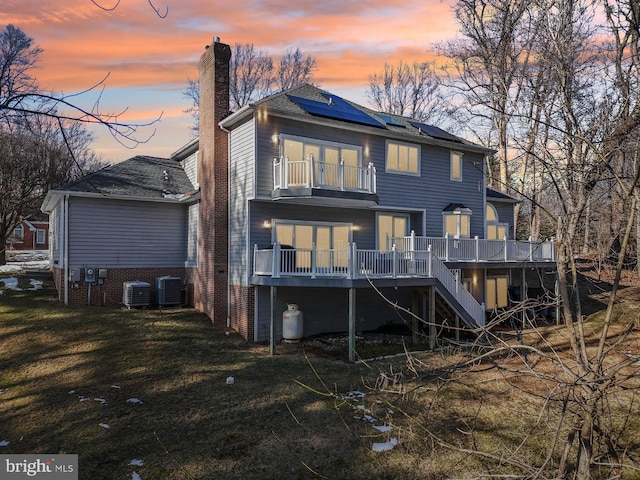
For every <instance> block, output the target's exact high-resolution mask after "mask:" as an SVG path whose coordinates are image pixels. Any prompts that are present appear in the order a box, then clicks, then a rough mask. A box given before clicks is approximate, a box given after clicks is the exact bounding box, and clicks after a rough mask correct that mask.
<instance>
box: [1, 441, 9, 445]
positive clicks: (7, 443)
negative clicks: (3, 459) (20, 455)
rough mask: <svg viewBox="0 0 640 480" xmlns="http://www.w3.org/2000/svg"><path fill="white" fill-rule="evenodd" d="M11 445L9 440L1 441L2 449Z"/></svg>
mask: <svg viewBox="0 0 640 480" xmlns="http://www.w3.org/2000/svg"><path fill="white" fill-rule="evenodd" d="M8 445H9V440H1V441H0V447H6V446H8Z"/></svg>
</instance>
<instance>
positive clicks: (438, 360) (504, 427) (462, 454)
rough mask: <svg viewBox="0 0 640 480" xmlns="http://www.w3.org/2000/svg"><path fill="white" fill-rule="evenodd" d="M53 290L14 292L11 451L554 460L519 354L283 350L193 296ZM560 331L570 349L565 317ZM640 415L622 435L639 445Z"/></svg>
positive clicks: (261, 464) (638, 448)
mask: <svg viewBox="0 0 640 480" xmlns="http://www.w3.org/2000/svg"><path fill="white" fill-rule="evenodd" d="M52 293H53V292H52V290H51V286H50V285H49V286H47V285H45V288H44V289H42V290H36V291H29V290H25V291H9V290H5V291H4V293H3V294H2V295H0V454H26V453H53V454H56V453H67V454H78V455H79V462H80V478H81V479H87V480H88V479H92V480H95V479H116V478H118V479H126V478H131V479H137V478H141V479H143V480H150V479H287V480H288V479H307V478H309V479H311V478H331V479H425V478H428V479H432V478H433V479H437V478H442V479H444V478H477V477H478V476H480V475H482V474H484V475H487V474H489V473H498V472H499V473H511V472H515V473H517V472H520V471H521V469H519V468H516V466H515V464H510V463H509V462H507V461H506V459H507V457H509V458H510V459H512V458H515V457H517V456H521V457H522V459H523V460H522V461H523V462H525V463H526V462H530V463H531V464H538V463H540V462H542V461H543V460H544V458H543V457H544V455H545V447H546V442H547V439H548V435H549V434H550V433H551V432H553V431H554V428H555V425H556V424H555V423H554V415H555V413H554V411H553V410H552V409H548V410H547V414H546V415H547V416H546V417H545V418H544V419H541V418H540V417H539V412H540V411H541V410H540V408H541V407H540V402H543V400H544V399H543V398H542V397H539V398H538V397H537V393H539V392H540V391H544V389H545V388H546V386H545V385H542V384H541V385H540V388H539V389H536V388H532V384H531V382H530V380H527V379H521V378H516V377H514V376H511V375H508V374H507V373H505V372H508V371H509V365H510V362H511V363H513V362H518V361H520V359H518V358H517V356H507V357H505V358H501V359H492V360H491V361H490V362H488V363H482V364H478V365H474V366H472V367H470V368H469V369H466V370H462V371H457V372H455V373H453V374H452V373H451V371H450V370H447V368H446V367H447V366H450V365H452V364H454V363H456V362H459V361H460V360H461V359H464V358H466V356H467V354H468V352H466V351H465V350H464V349H458V350H454V351H450V352H448V353H446V354H445V353H432V354H424V355H419V356H416V357H415V358H414V359H413V360H412V361H411V362H409V363H408V362H407V361H406V360H405V359H403V358H396V359H385V360H379V361H373V362H369V363H366V364H363V363H358V364H349V363H347V362H345V361H344V360H343V359H342V358H339V356H338V358H336V356H335V355H333V356H332V355H324V354H322V353H321V352H319V351H318V349H317V348H316V347H314V348H313V349H307V350H306V351H305V348H306V347H305V345H304V344H302V345H295V346H287V347H284V346H279V348H278V349H277V354H276V355H275V356H270V355H269V350H268V347H267V346H266V345H255V344H248V343H246V342H245V341H244V340H242V339H241V338H240V337H239V336H237V335H236V334H235V333H233V332H229V331H227V329H225V328H224V327H223V326H215V327H214V326H212V325H211V323H210V321H209V320H208V319H207V318H206V317H205V316H203V315H201V314H199V313H197V312H195V311H193V310H190V309H169V310H163V311H162V312H160V311H158V310H153V309H149V310H124V309H119V308H102V307H84V308H83V307H65V306H62V305H59V304H58V303H57V302H56V301H55V299H54V298H53V296H52ZM529 335H532V336H531V338H530V339H529V340H527V335H525V337H524V341H525V342H529V343H530V344H532V345H533V344H535V342H537V341H538V340H539V338H540V337H539V336H537V334H529ZM546 335H547V336H548V338H549V339H553V340H550V342H551V341H555V342H558V343H556V344H555V348H556V350H557V351H558V352H562V351H563V345H562V342H563V339H562V333H561V330H559V329H558V328H557V327H556V328H554V327H549V330H548V332H547V333H546ZM637 343H638V342H637V337H636V336H634V337H633V338H632V339H631V341H630V343H629V346H626V347H625V348H627V350H625V351H628V352H630V351H631V350H629V349H635V350H634V352H635V353H629V355H631V354H633V355H635V354H638V355H640V348H638V345H637ZM345 354H346V352H345ZM638 358H640V356H639V357H638ZM498 363H499V364H500V367H501V368H500V369H496V368H495V365H496V364H498ZM512 366H513V365H512ZM541 366H542V365H541ZM542 367H543V366H542ZM374 386H375V387H377V388H373V387H374ZM612 408H614V409H615V408H616V407H615V406H612ZM633 409H634V411H635V412H637V410H638V409H637V408H636V407H635V404H633ZM638 416H639V415H638V414H634V415H632V416H630V417H629V416H627V417H624V418H625V420H624V421H625V422H626V424H625V425H626V427H625V430H623V432H627V434H625V435H626V436H625V435H622V436H621V437H620V438H619V441H620V442H622V443H623V444H625V445H627V447H628V453H629V454H630V455H636V456H638V455H639V454H640V445H639V443H640V441H638V439H636V440H635V441H634V440H633V439H634V438H635V436H636V435H635V433H633V432H637V430H638V429H639V428H640V422H639V419H638ZM541 420H542V421H541ZM629 432H630V433H629ZM392 440H393V441H392ZM396 442H397V445H395V444H396ZM624 442H626V443H624ZM394 445H395V446H394ZM391 446H394V448H392V449H390V450H388V451H376V450H384V449H385V448H390V447H391ZM475 451H483V452H493V453H496V452H500V454H503V455H504V456H505V462H503V463H501V462H500V461H498V462H497V463H496V462H495V460H493V459H488V458H487V457H484V456H482V455H477V454H476V453H474V452H475ZM518 461H520V460H518ZM132 463H133V464H132ZM140 464H141V465H140ZM541 478H544V477H541ZM629 478H632V477H629Z"/></svg>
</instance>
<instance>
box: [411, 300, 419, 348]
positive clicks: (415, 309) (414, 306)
mask: <svg viewBox="0 0 640 480" xmlns="http://www.w3.org/2000/svg"><path fill="white" fill-rule="evenodd" d="M419 298H420V295H419V292H418V290H416V289H413V297H412V299H411V313H413V317H412V320H413V326H412V327H411V341H412V342H413V344H414V345H417V344H418V330H419V329H420V322H419V321H418V316H419V314H420V306H419V305H418V299H419Z"/></svg>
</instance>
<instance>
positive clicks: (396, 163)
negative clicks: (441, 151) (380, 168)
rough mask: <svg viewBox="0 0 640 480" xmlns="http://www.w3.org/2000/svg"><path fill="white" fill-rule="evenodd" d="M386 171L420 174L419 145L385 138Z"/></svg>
mask: <svg viewBox="0 0 640 480" xmlns="http://www.w3.org/2000/svg"><path fill="white" fill-rule="evenodd" d="M386 171H387V172H393V173H406V174H408V175H420V146H418V145H412V144H409V143H401V142H394V141H392V140H387V162H386Z"/></svg>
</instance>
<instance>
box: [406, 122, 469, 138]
mask: <svg viewBox="0 0 640 480" xmlns="http://www.w3.org/2000/svg"><path fill="white" fill-rule="evenodd" d="M409 123H411V125H413V126H414V127H416V128H419V129H420V130H421V131H422V132H424V133H426V134H427V135H429V136H430V137H433V138H439V139H440V140H447V141H449V142H457V143H462V140H461V139H460V138H458V137H456V136H455V135H452V134H450V133H449V132H445V131H444V130H442V129H441V128H438V127H434V126H433V125H427V124H426V123H419V122H409Z"/></svg>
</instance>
